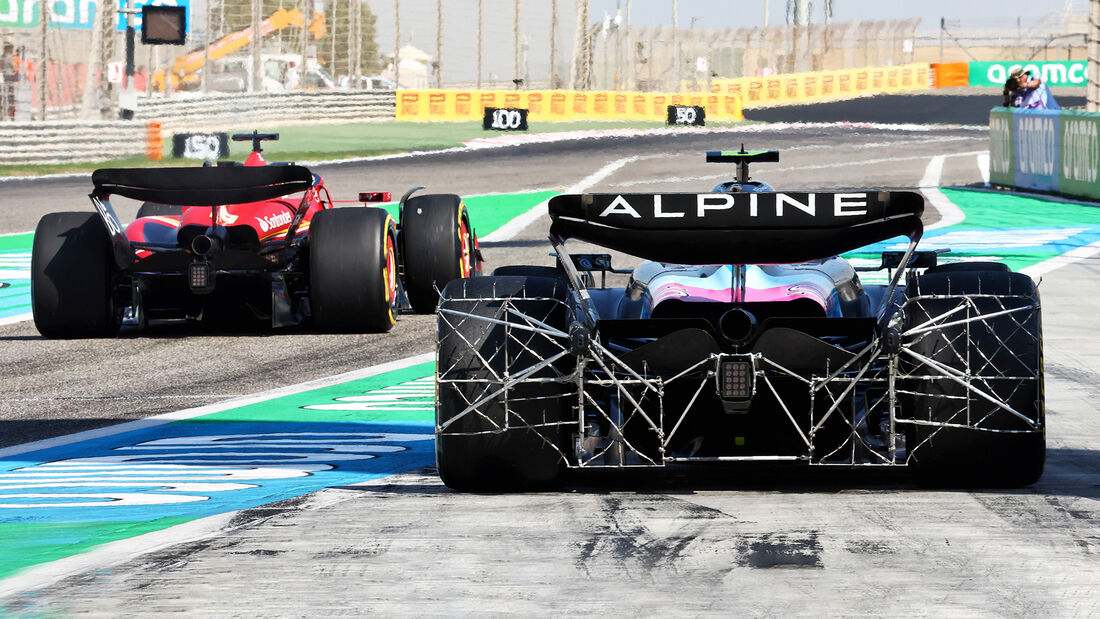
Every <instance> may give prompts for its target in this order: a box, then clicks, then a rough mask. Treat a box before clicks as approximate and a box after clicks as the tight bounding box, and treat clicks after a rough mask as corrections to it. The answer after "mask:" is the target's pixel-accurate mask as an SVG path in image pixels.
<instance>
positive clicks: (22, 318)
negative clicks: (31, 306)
mask: <svg viewBox="0 0 1100 619" xmlns="http://www.w3.org/2000/svg"><path fill="white" fill-rule="evenodd" d="M32 318H34V314H16V315H14V316H8V317H7V318H0V327H2V326H4V325H14V324H15V323H17V322H26V321H28V320H30V319H32Z"/></svg>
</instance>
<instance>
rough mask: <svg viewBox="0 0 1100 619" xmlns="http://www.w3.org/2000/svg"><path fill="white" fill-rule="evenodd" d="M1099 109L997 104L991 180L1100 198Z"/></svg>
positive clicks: (991, 126)
mask: <svg viewBox="0 0 1100 619" xmlns="http://www.w3.org/2000/svg"><path fill="white" fill-rule="evenodd" d="M1098 136H1100V114H1095V113H1088V112H1080V111H1076V110H1021V109H1018V108H1005V107H995V108H993V109H992V110H991V111H990V113H989V182H990V183H991V184H994V185H1001V186H1005V187H1018V188H1022V189H1033V190H1038V191H1049V192H1054V193H1059V194H1062V195H1066V196H1073V197H1080V198H1090V199H1094V200H1100V137H1098Z"/></svg>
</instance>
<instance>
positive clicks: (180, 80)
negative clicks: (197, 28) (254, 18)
mask: <svg viewBox="0 0 1100 619" xmlns="http://www.w3.org/2000/svg"><path fill="white" fill-rule="evenodd" d="M291 26H298V27H301V26H302V14H301V13H300V12H299V11H298V9H279V10H277V11H275V12H274V13H272V14H271V16H270V17H268V18H267V19H264V20H263V21H262V22H260V38H263V37H266V36H267V35H269V34H271V33H273V32H278V31H280V30H284V29H286V28H289V27H291ZM309 33H310V35H312V36H313V39H314V40H317V39H322V38H324V36H325V15H324V13H320V12H316V13H314V14H313V18H312V19H311V20H310V21H309ZM252 39H253V37H252V26H249V27H247V28H244V29H242V30H238V31H236V32H232V33H230V34H227V35H225V36H224V37H222V38H220V39H218V40H217V41H214V42H213V43H211V44H210V48H209V51H208V52H206V53H204V50H202V49H198V50H195V51H193V52H191V53H189V54H184V55H182V56H178V57H177V58H176V59H175V61H173V62H172V67H171V69H169V70H168V79H169V81H170V82H171V84H172V88H180V87H181V86H188V85H194V84H195V83H197V82H198V76H197V75H196V73H198V71H199V69H202V68H203V65H204V64H205V63H206V61H207V60H208V59H209V60H217V59H219V58H221V57H223V56H226V55H228V54H232V53H233V52H235V51H237V50H239V49H241V48H242V47H244V46H246V45H248V44H250V43H252ZM164 84H165V82H164V71H163V70H161V71H157V72H156V73H154V74H153V88H154V89H156V90H157V91H159V92H164Z"/></svg>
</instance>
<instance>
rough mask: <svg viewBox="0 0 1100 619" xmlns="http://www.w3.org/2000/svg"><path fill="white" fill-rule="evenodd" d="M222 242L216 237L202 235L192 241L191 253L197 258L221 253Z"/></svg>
mask: <svg viewBox="0 0 1100 619" xmlns="http://www.w3.org/2000/svg"><path fill="white" fill-rule="evenodd" d="M221 248H222V240H221V239H220V238H218V237H216V236H208V235H205V234H200V235H198V236H196V237H195V238H194V239H192V240H191V251H192V252H194V254H195V255H196V256H202V257H204V258H205V257H206V256H209V255H211V254H215V253H217V252H219V251H221Z"/></svg>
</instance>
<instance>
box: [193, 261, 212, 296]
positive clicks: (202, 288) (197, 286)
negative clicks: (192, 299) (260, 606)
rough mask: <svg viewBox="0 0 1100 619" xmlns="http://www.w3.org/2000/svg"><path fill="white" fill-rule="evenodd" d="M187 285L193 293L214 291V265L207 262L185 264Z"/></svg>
mask: <svg viewBox="0 0 1100 619" xmlns="http://www.w3.org/2000/svg"><path fill="white" fill-rule="evenodd" d="M187 285H188V286H189V287H190V288H191V292H194V293H195V294H206V293H209V292H213V291H214V265H212V264H210V263H209V262H192V263H191V264H189V265H188V266H187Z"/></svg>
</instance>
